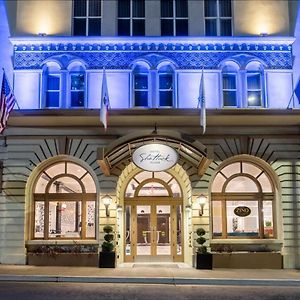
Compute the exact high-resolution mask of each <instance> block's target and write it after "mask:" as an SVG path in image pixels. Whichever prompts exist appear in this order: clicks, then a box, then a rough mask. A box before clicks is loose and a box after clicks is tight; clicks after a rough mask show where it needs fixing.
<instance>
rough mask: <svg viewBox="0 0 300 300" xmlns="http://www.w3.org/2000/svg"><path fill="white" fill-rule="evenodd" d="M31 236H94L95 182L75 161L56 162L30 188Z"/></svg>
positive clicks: (73, 237)
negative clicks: (32, 212) (31, 193)
mask: <svg viewBox="0 0 300 300" xmlns="http://www.w3.org/2000/svg"><path fill="white" fill-rule="evenodd" d="M33 198H34V205H33V211H34V215H33V217H32V224H33V225H32V231H31V232H32V234H31V238H32V239H44V240H48V239H70V238H72V239H87V238H89V239H95V238H96V186H95V183H94V180H93V178H92V176H91V175H90V174H89V173H88V171H87V170H85V169H84V168H83V167H81V166H80V165H78V164H75V163H72V162H60V163H56V164H54V165H52V166H50V167H48V168H46V169H45V170H43V172H42V173H41V174H40V176H39V178H38V179H37V181H36V184H35V188H34V194H33Z"/></svg>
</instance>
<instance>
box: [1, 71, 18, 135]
mask: <svg viewBox="0 0 300 300" xmlns="http://www.w3.org/2000/svg"><path fill="white" fill-rule="evenodd" d="M15 103H16V98H15V96H14V94H13V91H12V89H11V87H10V85H9V82H8V80H7V78H6V75H5V72H4V70H3V79H2V87H1V99H0V133H2V132H3V131H4V129H5V128H6V124H7V121H8V118H9V114H10V112H11V110H12V109H13V108H14V106H15Z"/></svg>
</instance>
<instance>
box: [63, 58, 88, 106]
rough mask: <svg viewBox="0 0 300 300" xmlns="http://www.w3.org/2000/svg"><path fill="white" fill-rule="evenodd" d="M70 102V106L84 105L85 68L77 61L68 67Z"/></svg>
mask: <svg viewBox="0 0 300 300" xmlns="http://www.w3.org/2000/svg"><path fill="white" fill-rule="evenodd" d="M68 71H69V90H70V101H69V102H70V103H69V105H67V106H68V107H72V108H80V107H84V106H85V68H84V67H83V66H82V64H80V63H79V62H73V63H71V64H70V65H69V67H68Z"/></svg>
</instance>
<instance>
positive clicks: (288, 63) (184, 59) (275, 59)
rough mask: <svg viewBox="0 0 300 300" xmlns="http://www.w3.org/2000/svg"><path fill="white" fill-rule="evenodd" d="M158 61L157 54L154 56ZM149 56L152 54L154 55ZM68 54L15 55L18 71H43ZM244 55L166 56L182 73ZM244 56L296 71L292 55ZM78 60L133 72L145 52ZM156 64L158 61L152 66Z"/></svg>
mask: <svg viewBox="0 0 300 300" xmlns="http://www.w3.org/2000/svg"><path fill="white" fill-rule="evenodd" d="M150 53H151V54H152V56H149V55H148V56H147V57H152V58H155V55H157V52H150ZM150 53H149V54H150ZM63 54H68V53H67V52H61V53H59V52H55V51H54V52H51V51H47V52H42V51H40V52H34V51H32V52H26V51H24V52H18V51H17V52H15V54H14V69H15V70H20V69H26V70H28V69H29V70H32V69H35V70H39V69H41V68H42V66H43V64H44V63H45V61H47V60H49V59H51V57H55V58H57V57H58V55H62V57H63ZM147 54H148V53H147ZM238 54H240V53H239V52H232V51H220V52H218V51H207V52H201V51H199V52H193V51H190V52H189V51H180V52H176V51H165V52H164V53H163V55H164V56H165V57H166V58H169V59H170V60H171V61H173V62H175V64H176V65H177V66H178V69H182V70H184V69H202V67H204V68H205V69H218V66H219V64H220V63H221V62H222V61H224V60H225V59H228V58H230V57H232V56H236V55H238ZM244 54H248V55H252V56H253V57H254V58H255V57H257V59H259V60H261V61H263V62H264V63H265V65H266V67H267V68H268V69H292V63H293V61H292V53H291V52H259V51H256V52H251V53H248V52H244ZM74 56H76V57H77V58H78V59H79V60H83V61H84V62H85V63H86V66H87V68H88V69H102V68H103V67H105V68H107V69H116V70H117V69H120V70H124V69H131V67H130V66H131V65H132V63H133V62H134V61H136V60H137V59H143V57H144V56H145V52H141V51H130V52H126V51H114V52H105V51H98V52H91V51H87V52H85V51H78V52H76V53H73V54H72V57H73V59H74ZM151 63H152V64H155V61H153V62H151Z"/></svg>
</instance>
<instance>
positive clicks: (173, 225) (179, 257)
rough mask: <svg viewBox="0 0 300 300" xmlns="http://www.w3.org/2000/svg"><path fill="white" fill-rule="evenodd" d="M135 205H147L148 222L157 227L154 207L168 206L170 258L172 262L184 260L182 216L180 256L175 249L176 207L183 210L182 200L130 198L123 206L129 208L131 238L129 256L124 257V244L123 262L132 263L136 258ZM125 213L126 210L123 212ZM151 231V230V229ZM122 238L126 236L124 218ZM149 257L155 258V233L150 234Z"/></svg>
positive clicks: (147, 197)
mask: <svg viewBox="0 0 300 300" xmlns="http://www.w3.org/2000/svg"><path fill="white" fill-rule="evenodd" d="M137 205H149V206H150V222H151V223H152V224H155V225H154V226H155V227H157V218H156V214H157V213H156V210H155V207H156V206H158V205H169V206H170V225H171V236H170V240H171V257H172V259H173V261H174V262H181V261H183V258H184V243H183V240H184V239H183V233H184V216H183V214H182V222H181V228H180V229H181V233H182V234H181V247H182V251H181V254H180V255H177V251H176V247H177V234H176V233H177V224H176V221H177V216H176V207H177V206H178V205H181V207H182V208H183V198H182V197H178V198H173V197H169V196H145V197H143V196H140V197H132V198H125V199H124V206H125V207H126V206H131V216H130V222H131V224H130V225H131V226H130V236H131V255H126V249H125V248H126V240H125V243H124V249H123V251H124V261H125V262H134V261H135V258H136V257H137V211H136V207H137ZM125 211H126V210H125ZM151 231H152V229H151ZM123 234H124V237H125V236H126V226H125V218H124V232H123ZM151 239H152V241H151V255H150V256H149V257H153V256H156V254H155V247H156V246H154V244H156V241H157V233H156V231H154V232H152V234H151Z"/></svg>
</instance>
